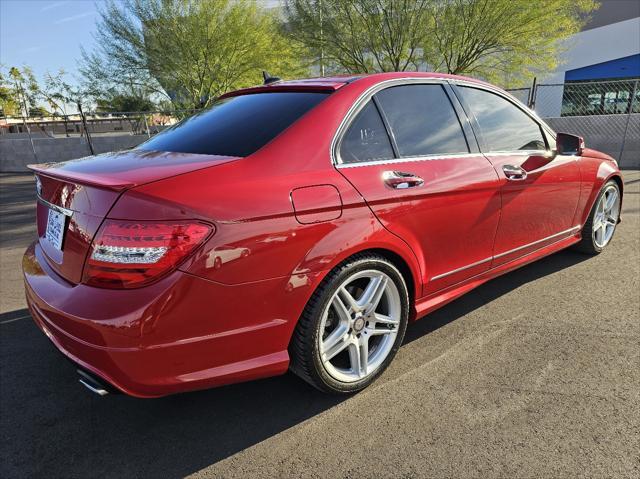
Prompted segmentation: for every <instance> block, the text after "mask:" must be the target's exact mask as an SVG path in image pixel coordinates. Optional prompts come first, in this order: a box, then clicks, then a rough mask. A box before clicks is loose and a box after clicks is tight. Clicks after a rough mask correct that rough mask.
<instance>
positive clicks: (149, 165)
mask: <svg viewBox="0 0 640 479" xmlns="http://www.w3.org/2000/svg"><path fill="white" fill-rule="evenodd" d="M235 159H237V158H236V157H228V156H214V155H194V154H184V153H170V152H157V151H142V150H132V151H126V152H120V153H110V154H104V155H98V156H94V157H88V158H85V159H81V160H72V161H67V162H64V163H50V164H41V165H30V166H29V167H30V168H31V169H32V170H34V171H35V173H36V185H37V190H38V206H37V230H38V238H39V242H40V245H41V247H42V249H43V251H44V253H45V254H46V256H47V259H48V261H49V263H50V265H51V267H52V268H53V269H54V270H55V271H56V272H57V273H58V274H60V275H61V276H62V277H63V278H64V279H66V280H67V281H69V282H72V283H79V282H80V280H81V278H82V269H83V267H84V263H85V259H86V256H87V253H88V251H89V248H90V246H91V242H92V240H93V237H94V235H95V234H96V232H97V230H98V228H99V227H100V224H101V223H102V221H103V219H104V218H105V216H106V215H107V213H108V212H109V211H110V209H111V208H112V206H113V205H114V204H115V202H116V201H117V199H118V198H119V197H120V195H121V194H122V193H123V192H124V191H126V190H128V189H130V188H133V187H135V186H139V185H142V184H145V183H150V182H153V181H157V180H161V179H164V178H168V177H170V176H175V175H178V174H182V173H187V172H190V171H194V170H197V169H202V168H207V167H211V166H215V165H218V164H223V163H227V162H229V161H233V160H235ZM50 215H52V216H57V217H58V218H59V220H58V221H60V222H61V223H62V225H63V232H64V233H63V236H62V245H61V248H58V247H57V246H56V244H55V242H53V241H51V238H47V235H46V232H47V223H48V220H49V216H50Z"/></svg>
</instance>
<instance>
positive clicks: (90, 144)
mask: <svg viewBox="0 0 640 479" xmlns="http://www.w3.org/2000/svg"><path fill="white" fill-rule="evenodd" d="M78 111H79V112H80V118H81V119H82V126H83V128H84V133H85V135H86V137H87V143H88V144H89V151H90V152H91V154H92V155H95V154H96V152H95V151H94V149H93V143H92V142H91V135H90V134H89V129H88V128H87V119H86V118H85V117H84V112H83V111H82V104H81V103H80V102H78Z"/></svg>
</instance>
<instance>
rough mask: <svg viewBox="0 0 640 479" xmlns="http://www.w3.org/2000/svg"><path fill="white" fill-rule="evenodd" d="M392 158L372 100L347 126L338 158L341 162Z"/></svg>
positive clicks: (387, 139)
mask: <svg viewBox="0 0 640 479" xmlns="http://www.w3.org/2000/svg"><path fill="white" fill-rule="evenodd" d="M389 158H393V149H392V148H391V142H390V141H389V136H388V135H387V130H385V128H384V123H382V119H381V118H380V114H379V113H378V109H377V108H376V106H375V105H374V104H373V102H371V101H370V102H369V103H367V105H366V106H365V107H364V108H363V109H362V110H360V113H358V116H356V118H355V120H354V121H353V122H352V123H351V125H350V126H349V129H348V130H347V133H346V135H345V136H344V137H343V139H342V143H341V144H340V159H341V160H342V162H343V163H356V162H358V161H374V160H386V159H389Z"/></svg>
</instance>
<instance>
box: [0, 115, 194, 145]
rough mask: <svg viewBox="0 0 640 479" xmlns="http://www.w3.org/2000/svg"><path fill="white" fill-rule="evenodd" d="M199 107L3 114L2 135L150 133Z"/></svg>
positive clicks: (173, 122) (49, 135) (48, 136)
mask: <svg viewBox="0 0 640 479" xmlns="http://www.w3.org/2000/svg"><path fill="white" fill-rule="evenodd" d="M196 111H198V110H178V111H172V112H166V111H148V112H140V111H133V112H131V111H130V112H110V113H103V112H78V113H72V114H68V115H62V114H57V115H43V116H30V117H28V118H27V117H23V116H6V117H0V139H11V138H19V137H24V136H29V135H31V136H32V137H34V138H70V137H78V136H80V137H81V136H86V135H87V133H88V134H89V136H99V135H147V136H148V137H150V136H153V135H155V134H156V133H159V132H160V131H162V130H163V129H165V128H166V127H168V126H171V125H174V124H175V123H177V122H178V121H180V120H182V119H183V118H186V117H188V116H191V115H193V114H194V113H195V112H196Z"/></svg>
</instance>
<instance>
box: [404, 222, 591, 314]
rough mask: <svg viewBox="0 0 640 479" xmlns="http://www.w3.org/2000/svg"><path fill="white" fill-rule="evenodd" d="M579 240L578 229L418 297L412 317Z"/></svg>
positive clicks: (432, 309)
mask: <svg viewBox="0 0 640 479" xmlns="http://www.w3.org/2000/svg"><path fill="white" fill-rule="evenodd" d="M579 241H580V231H578V232H577V233H576V234H575V235H572V236H569V237H568V238H563V239H561V240H560V241H556V242H555V243H552V244H550V245H547V246H545V247H544V248H541V249H538V250H536V251H532V252H530V253H528V254H526V255H524V256H521V257H519V258H516V259H514V260H512V261H510V262H508V263H504V264H501V265H499V266H496V267H495V268H492V269H490V270H487V271H485V272H483V273H480V274H479V275H477V276H473V277H471V278H469V279H467V280H465V281H463V282H462V283H458V284H455V285H453V286H450V287H449V288H446V289H444V290H442V291H438V292H436V293H433V294H431V295H428V296H425V297H424V298H420V299H418V300H417V301H416V305H415V317H414V318H413V319H414V320H417V319H420V318H422V317H423V316H425V315H427V314H429V313H430V312H432V311H435V310H436V309H438V308H440V307H442V306H444V305H445V304H447V303H449V302H451V301H453V300H454V299H456V298H459V297H460V296H462V295H463V294H465V293H467V292H469V291H471V290H472V289H474V288H477V287H478V286H480V285H481V284H483V283H486V282H487V281H490V280H492V279H494V278H497V277H498V276H501V275H503V274H505V273H508V272H510V271H513V270H514V269H517V268H519V267H521V266H524V265H526V264H529V263H532V262H534V261H536V260H538V259H540V258H544V257H545V256H549V255H550V254H553V253H556V252H558V251H560V250H563V249H565V248H568V247H569V246H571V245H573V244H575V243H577V242H579Z"/></svg>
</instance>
